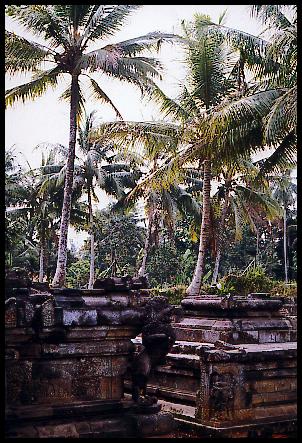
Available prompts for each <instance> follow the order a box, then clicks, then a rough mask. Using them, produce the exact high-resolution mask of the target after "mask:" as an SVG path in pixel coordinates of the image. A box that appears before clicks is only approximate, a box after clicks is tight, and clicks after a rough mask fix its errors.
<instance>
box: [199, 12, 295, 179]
mask: <svg viewBox="0 0 302 443" xmlns="http://www.w3.org/2000/svg"><path fill="white" fill-rule="evenodd" d="M251 14H252V15H254V16H255V17H257V18H258V19H259V20H260V21H261V22H262V23H263V24H264V25H265V26H266V28H265V30H264V32H263V33H262V34H264V35H265V34H267V36H268V37H269V38H268V40H265V39H264V38H262V37H260V36H258V37H256V36H253V35H250V34H247V33H245V32H242V31H239V30H237V29H232V28H227V27H225V26H222V25H221V24H219V25H217V24H214V23H210V24H209V23H208V24H207V29H208V32H211V31H212V32H214V33H216V32H217V29H219V30H220V31H221V32H222V33H223V34H224V35H225V36H226V38H227V41H228V42H229V44H230V45H231V47H232V48H234V49H236V48H237V49H238V48H240V52H241V54H242V62H243V66H242V69H248V70H249V71H250V72H251V73H252V74H253V78H252V79H251V80H250V82H251V83H252V84H253V87H252V88H250V93H249V94H248V96H246V97H243V98H242V99H241V100H239V101H238V103H236V105H235V106H234V105H233V104H232V103H231V104H230V106H229V107H225V108H224V110H223V115H221V114H217V115H216V116H215V117H216V119H220V122H219V123H220V125H219V126H220V128H221V127H223V128H224V129H223V131H225V129H227V130H231V128H232V127H234V124H235V125H236V124H238V122H241V124H242V123H245V122H248V121H249V120H250V119H251V118H252V117H253V116H254V117H255V116H256V115H257V114H258V115H259V113H261V114H262V115H263V117H264V118H263V123H264V132H263V145H266V146H269V147H272V148H274V151H273V153H272V154H271V155H270V156H269V157H267V159H266V161H265V162H263V164H262V168H261V171H260V172H261V173H263V172H272V171H274V172H278V171H279V172H280V170H281V169H282V168H284V167H286V164H287V163H288V162H293V161H295V160H296V149H297V139H296V126H297V7H296V5H252V6H251ZM272 97H274V101H273V103H271V98H272ZM268 102H270V103H271V105H270V109H269V112H268V113H264V114H263V110H264V107H265V106H266V105H267V103H268ZM215 121H217V120H215V119H213V121H212V123H215ZM221 123H223V124H222V125H221ZM225 125H226V126H225ZM219 135H220V134H219V132H216V134H213V136H215V137H219Z"/></svg>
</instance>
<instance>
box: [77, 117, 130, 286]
mask: <svg viewBox="0 0 302 443" xmlns="http://www.w3.org/2000/svg"><path fill="white" fill-rule="evenodd" d="M93 124H94V112H92V113H90V114H89V115H88V116H86V120H85V122H84V125H83V127H82V128H81V127H80V128H79V149H80V153H81V154H82V155H81V159H82V158H83V160H82V161H81V162H80V164H76V165H75V177H74V190H75V191H77V190H78V189H80V190H81V192H82V193H83V192H86V193H87V200H88V211H89V231H90V273H89V283H88V289H92V288H93V283H94V274H95V247H94V223H93V206H92V199H94V200H95V201H96V202H98V197H97V195H96V193H95V188H96V186H98V187H99V188H100V189H102V190H104V191H105V192H106V194H109V195H112V196H114V197H116V198H117V199H120V200H122V199H124V198H125V196H126V194H125V188H126V187H127V188H133V187H134V186H135V179H136V178H137V173H136V171H132V170H131V168H130V166H129V164H127V163H117V161H115V160H116V158H117V157H118V156H117V155H116V154H115V153H114V152H113V151H112V144H109V145H108V144H107V145H103V146H102V145H101V144H98V143H95V142H94V143H93V142H92V141H91V134H92V132H93ZM82 156H84V157H82Z"/></svg>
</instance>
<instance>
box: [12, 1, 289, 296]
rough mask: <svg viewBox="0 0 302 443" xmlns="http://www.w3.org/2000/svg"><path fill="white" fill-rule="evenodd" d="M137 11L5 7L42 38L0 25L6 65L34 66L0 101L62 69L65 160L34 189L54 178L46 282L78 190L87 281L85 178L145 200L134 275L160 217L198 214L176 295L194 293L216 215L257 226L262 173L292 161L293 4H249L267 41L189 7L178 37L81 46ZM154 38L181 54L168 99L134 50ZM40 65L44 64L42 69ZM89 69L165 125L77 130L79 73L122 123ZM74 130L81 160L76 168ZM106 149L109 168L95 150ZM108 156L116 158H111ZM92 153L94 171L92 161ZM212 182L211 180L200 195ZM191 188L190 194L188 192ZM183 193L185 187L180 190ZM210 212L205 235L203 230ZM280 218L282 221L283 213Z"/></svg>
mask: <svg viewBox="0 0 302 443" xmlns="http://www.w3.org/2000/svg"><path fill="white" fill-rule="evenodd" d="M138 7H139V6H138V5H117V6H99V5H52V6H49V5H48V6H44V5H21V6H16V5H14V6H9V7H7V13H8V14H9V15H10V16H11V17H13V18H14V19H16V20H17V21H18V22H19V23H20V24H22V25H23V26H25V28H26V29H27V30H29V31H30V32H31V33H33V34H35V35H38V36H42V37H43V38H44V39H45V44H44V45H41V44H38V43H36V42H32V41H29V40H27V39H25V38H23V37H22V38H21V37H19V36H18V35H16V34H14V33H11V32H8V31H6V69H7V72H8V73H9V74H15V73H19V72H33V73H34V76H33V78H32V80H31V81H30V82H29V83H26V84H24V85H20V86H17V87H15V88H13V89H11V90H9V91H7V92H6V102H7V105H12V104H13V103H14V102H15V101H16V100H22V101H23V102H24V101H25V100H27V99H35V98H36V97H39V96H40V95H42V94H43V93H44V92H45V90H46V89H47V88H48V87H55V86H56V85H57V83H58V81H59V79H60V78H61V77H65V76H66V74H67V75H69V76H70V77H69V78H70V87H69V88H68V89H67V90H66V91H65V92H64V94H63V96H64V98H66V99H67V100H68V101H69V103H70V132H69V134H70V136H69V147H68V149H67V150H66V151H67V152H66V154H65V155H66V159H67V161H66V164H63V163H62V164H59V165H53V169H52V173H51V174H49V176H48V177H47V179H45V180H44V181H43V183H42V185H41V186H42V191H41V189H40V195H42V194H43V190H45V189H46V188H47V187H48V186H50V184H51V183H55V184H56V186H59V188H60V189H61V191H62V190H63V183H64V193H63V201H62V211H61V221H60V236H59V242H58V258H57V268H56V273H55V276H54V279H53V282H52V285H53V286H62V285H64V283H65V275H66V257H67V256H66V254H67V234H68V226H69V224H70V217H71V208H72V199H74V198H76V197H77V195H78V194H80V193H82V192H83V191H84V192H85V193H86V194H87V200H88V208H89V224H90V244H91V269H90V280H89V286H90V287H91V286H92V284H93V280H94V259H93V257H94V237H93V210H92V198H95V199H96V198H97V197H96V194H95V193H94V181H96V182H97V183H98V185H99V186H100V187H101V188H103V189H105V190H106V191H107V192H108V191H109V192H111V193H113V194H114V195H115V196H116V197H117V198H118V199H120V200H121V201H123V202H125V204H127V205H129V204H131V202H132V201H135V199H137V198H139V197H140V198H143V199H144V201H145V203H146V205H145V207H146V216H147V220H148V234H147V237H146V243H145V248H144V258H143V261H142V264H141V267H140V269H139V271H138V272H139V275H143V274H144V273H145V265H146V260H147V255H148V250H149V248H150V244H151V243H152V242H155V243H156V242H157V235H158V232H159V229H158V226H159V225H160V224H164V225H165V226H167V227H168V228H170V229H173V220H174V217H173V214H174V213H175V212H176V210H180V211H188V210H190V211H192V212H193V213H194V214H195V216H196V217H197V218H198V216H200V213H201V214H202V217H201V231H200V244H199V254H198V260H197V263H196V268H195V272H194V275H193V279H192V282H191V284H190V285H189V287H188V289H187V293H188V294H190V295H197V294H198V293H199V291H200V287H201V284H202V277H203V275H204V269H205V254H206V251H207V249H208V247H209V245H210V243H212V244H213V243H214V248H215V251H216V262H215V269H214V274H213V283H215V282H216V281H217V276H218V272H219V262H220V256H221V248H222V242H223V231H224V229H225V223H226V221H228V219H231V218H234V221H235V224H236V227H237V228H236V232H237V237H238V236H240V226H241V225H242V223H245V222H248V223H249V224H250V225H251V226H252V227H253V229H254V230H255V232H257V217H259V216H261V215H262V214H263V213H264V214H265V215H266V216H267V217H268V219H269V218H274V217H277V216H280V206H278V204H277V202H276V200H275V199H273V197H272V196H271V195H270V186H271V183H272V180H273V174H274V175H277V176H278V177H279V179H280V175H282V171H284V170H288V169H289V168H292V167H293V166H294V165H295V156H296V94H297V90H296V62H297V57H296V51H297V42H296V7H295V6H294V5H289V6H284V5H283V6H282V5H254V6H252V8H251V12H252V14H254V15H255V16H257V17H258V18H259V19H260V20H262V21H263V23H264V24H265V25H266V26H267V27H268V28H269V31H270V34H271V35H270V36H269V39H268V40H264V39H263V38H261V37H255V36H252V35H249V34H246V33H244V32H241V31H238V30H234V29H230V28H227V27H226V26H224V24H223V17H221V19H220V20H219V22H218V24H215V23H213V22H212V21H211V19H210V18H209V17H208V16H204V15H202V14H196V15H195V16H194V17H193V19H192V21H190V22H182V31H183V32H182V34H183V35H182V36H175V35H173V34H161V33H158V32H154V33H149V34H147V35H144V36H141V37H138V38H134V39H131V40H127V41H124V42H120V43H117V44H112V45H106V46H104V47H102V48H100V49H98V50H94V51H89V50H88V47H89V44H90V43H92V42H95V41H99V40H100V41H101V40H102V39H104V38H107V37H110V36H112V35H113V34H114V33H115V32H116V31H117V30H118V29H120V28H121V27H122V25H123V23H124V22H125V19H126V18H127V16H128V15H129V14H130V13H131V12H133V11H134V10H136V9H137V8H138ZM163 41H172V42H174V43H175V44H181V45H183V47H184V48H185V51H186V60H185V61H186V66H187V77H186V83H185V84H183V85H182V90H181V93H180V95H179V97H177V98H176V99H173V98H170V97H167V96H166V95H165V94H164V93H163V91H161V90H160V88H159V87H158V86H157V84H156V83H155V80H156V79H159V78H161V64H160V63H159V61H158V60H157V59H155V58H151V57H146V56H144V55H141V54H144V51H145V50H146V49H153V50H156V49H158V48H159V46H160V44H161V43H162V42H163ZM50 63H51V67H50V68H49V69H46V66H49V64H50ZM42 68H44V69H42ZM95 72H103V73H105V74H107V75H109V76H111V77H115V78H118V79H120V80H122V81H127V82H129V83H132V84H134V85H135V86H138V87H139V88H140V89H141V91H142V93H143V94H146V95H148V96H149V97H151V98H152V99H153V100H154V101H155V102H157V103H158V104H159V106H160V108H161V111H162V114H163V116H164V117H165V118H169V119H170V121H169V123H168V122H167V120H166V119H163V120H162V121H159V122H125V121H116V122H109V123H103V124H101V125H98V126H97V127H93V116H91V115H90V116H88V117H87V118H86V121H85V123H84V125H83V126H79V123H80V121H81V120H83V118H84V115H85V112H84V111H85V96H84V93H83V90H82V89H81V88H80V83H79V77H80V76H83V77H84V78H85V80H86V79H88V81H89V87H90V89H91V91H92V93H93V95H94V97H95V98H97V99H99V100H100V101H101V102H105V103H108V104H110V105H111V106H112V107H113V109H114V110H115V111H116V114H117V117H118V118H119V119H120V120H122V118H121V115H120V113H119V111H118V109H117V107H116V105H115V104H113V103H112V101H111V99H110V98H109V97H108V95H107V94H106V93H105V92H104V91H103V90H102V88H101V86H100V84H99V83H98V82H96V80H95V79H93V78H92V76H91V75H92V74H93V73H95ZM247 73H249V75H250V77H251V78H250V79H247ZM78 131H79V147H80V156H79V157H80V159H81V164H80V163H78V164H77V163H76V150H75V148H76V140H77V132H78ZM267 147H270V148H272V150H273V153H272V154H271V155H270V156H269V157H267V158H266V159H265V160H264V161H261V162H259V161H258V162H257V161H255V160H254V159H253V156H254V155H255V154H257V153H259V152H261V151H262V152H264V150H265V149H266V148H267ZM110 149H111V151H112V152H111V155H112V162H111V163H110V161H108V157H107V153H108V152H109V151H110ZM117 152H119V154H117ZM118 155H119V156H120V157H119V158H121V159H122V160H121V161H122V163H120V164H119V163H117V158H118V157H117V156H118ZM106 157H107V158H106ZM104 158H106V160H107V165H106V167H104V165H102V163H101V161H102V160H104ZM113 159H114V161H113ZM135 161H136V162H137V163H136V165H140V166H142V165H143V167H142V168H141V172H140V173H139V176H140V178H139V177H138V175H137V167H136V168H134V169H136V175H135V170H134V169H133V168H131V165H133V164H134V162H135ZM138 178H139V180H138V182H137V179H138ZM213 180H216V181H218V182H219V183H220V186H219V187H218V190H217V192H216V194H215V195H214V196H213V195H212V196H211V192H212V183H213ZM60 185H61V186H60ZM194 186H195V187H196V186H197V188H198V189H199V191H198V192H197V194H196V195H195V194H194ZM189 188H191V189H192V192H188V189H189ZM129 190H130V192H129V193H128V195H127V196H126V191H129ZM112 191H113V192H112ZM201 193H202V198H200V194H201ZM215 211H216V225H217V229H216V230H215V231H216V232H214V230H213V226H214V224H215V222H214V218H215V217H214V212H215ZM285 215H286V214H285ZM217 220H220V223H217ZM284 220H285V223H286V217H284ZM43 230H44V228H43V229H42V230H41V232H42V231H43ZM43 232H44V231H43ZM215 234H216V235H215ZM43 235H44V234H43ZM43 235H41V238H42V237H43ZM213 240H215V241H213ZM41 249H42V248H41ZM285 261H286V260H285ZM285 267H286V265H285Z"/></svg>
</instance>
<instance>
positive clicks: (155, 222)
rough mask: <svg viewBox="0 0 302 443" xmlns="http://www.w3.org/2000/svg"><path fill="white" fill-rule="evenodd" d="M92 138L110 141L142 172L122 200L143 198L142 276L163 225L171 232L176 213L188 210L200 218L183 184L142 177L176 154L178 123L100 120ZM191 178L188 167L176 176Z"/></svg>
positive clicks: (186, 180) (189, 180) (184, 180)
mask: <svg viewBox="0 0 302 443" xmlns="http://www.w3.org/2000/svg"><path fill="white" fill-rule="evenodd" d="M161 131H162V132H161ZM93 138H94V139H95V140H96V141H97V142H99V143H109V142H111V143H112V142H113V143H114V145H115V147H116V149H117V150H118V151H119V152H121V153H122V155H124V156H125V158H129V159H130V160H131V161H132V162H133V163H134V164H136V166H137V167H139V168H140V170H141V172H142V174H141V175H142V177H141V180H140V181H139V182H138V184H137V185H136V186H135V187H134V188H133V189H132V191H131V192H130V193H129V194H128V195H127V199H126V201H125V203H126V205H129V204H130V203H131V204H133V202H137V201H138V200H139V199H141V198H142V199H143V202H144V210H145V215H146V219H147V234H146V238H145V245H144V249H143V254H142V262H141V265H140V267H139V270H138V276H144V275H145V273H146V264H147V258H148V254H149V251H150V248H151V246H152V245H153V244H155V245H158V242H159V234H160V231H161V229H162V228H164V227H165V228H167V230H168V232H169V233H170V234H172V233H173V230H174V225H175V221H176V217H177V216H179V215H181V216H184V215H185V214H191V215H193V216H194V217H195V219H196V220H197V221H198V222H199V221H200V205H199V203H198V201H197V200H196V199H195V198H194V196H192V195H191V194H190V193H189V192H187V191H186V189H185V188H184V186H180V185H179V184H178V183H177V181H175V182H174V183H173V184H169V186H167V187H162V186H154V187H150V186H149V181H148V180H147V181H145V176H150V175H152V174H156V172H157V170H158V169H159V168H160V167H161V165H162V163H163V162H164V161H165V159H166V156H167V155H169V154H175V152H176V148H177V144H178V127H177V126H176V125H174V124H170V125H169V124H167V123H164V122H163V123H160V122H157V123H153V122H129V121H128V122H126V121H124V122H117V123H103V124H101V125H100V126H99V127H98V128H97V129H96V131H95V134H94V136H93ZM195 175H196V172H195ZM194 180H195V177H194V172H193V171H192V170H191V169H187V170H186V172H184V173H182V174H181V177H180V176H179V178H178V182H181V183H183V184H186V185H188V184H192V182H194Z"/></svg>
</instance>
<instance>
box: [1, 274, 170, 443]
mask: <svg viewBox="0 0 302 443" xmlns="http://www.w3.org/2000/svg"><path fill="white" fill-rule="evenodd" d="M96 286H97V289H93V290H73V289H53V290H47V292H42V291H41V289H40V290H33V289H32V288H30V287H21V288H12V289H11V291H10V292H11V293H10V294H9V295H11V296H10V297H9V298H8V299H7V300H6V305H5V308H6V309H5V325H6V437H8V438H18V437H38V438H41V437H51V438H57V437H74V438H76V437H78V438H79V437H80V438H82V437H94V438H95V437H99V438H107V437H114V436H118V437H121V436H123V437H147V436H156V435H165V434H168V433H169V432H171V431H172V430H173V428H174V420H173V416H172V414H170V413H167V412H161V406H160V405H159V404H158V403H157V399H156V398H155V397H154V396H147V395H146V392H144V391H145V389H144V388H145V387H146V382H147V378H148V375H149V372H150V370H151V367H152V365H153V364H154V363H158V362H159V360H161V358H162V357H163V355H164V354H165V353H167V352H169V349H170V347H171V345H172V344H173V343H174V340H173V339H171V337H170V335H169V332H171V326H169V321H171V318H170V312H171V306H169V305H168V304H167V301H166V299H164V298H163V297H160V299H158V300H156V301H154V300H152V299H150V298H148V297H146V296H144V294H143V291H142V290H141V289H142V286H143V281H142V280H140V279H131V278H121V279H119V278H113V279H110V278H108V279H105V280H103V281H99V282H98V284H97V285H96ZM154 319H156V321H155V322H154V321H153V320H154ZM169 328H170V329H169ZM141 332H143V338H144V340H145V344H146V349H147V351H145V352H144V353H142V354H141V355H137V356H136V357H135V358H134V353H133V350H134V345H133V343H132V341H131V339H132V338H134V337H136V336H137V335H138V334H139V333H141ZM155 332H156V334H155ZM159 332H160V333H159ZM171 340H172V341H171ZM155 342H156V346H155V350H154V346H153V344H154V343H155ZM158 359H159V360H158ZM127 370H129V371H130V373H132V374H134V377H133V386H134V388H133V390H134V395H133V399H131V397H130V398H127V399H126V398H124V387H123V378H124V374H125V372H126V371H127Z"/></svg>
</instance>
